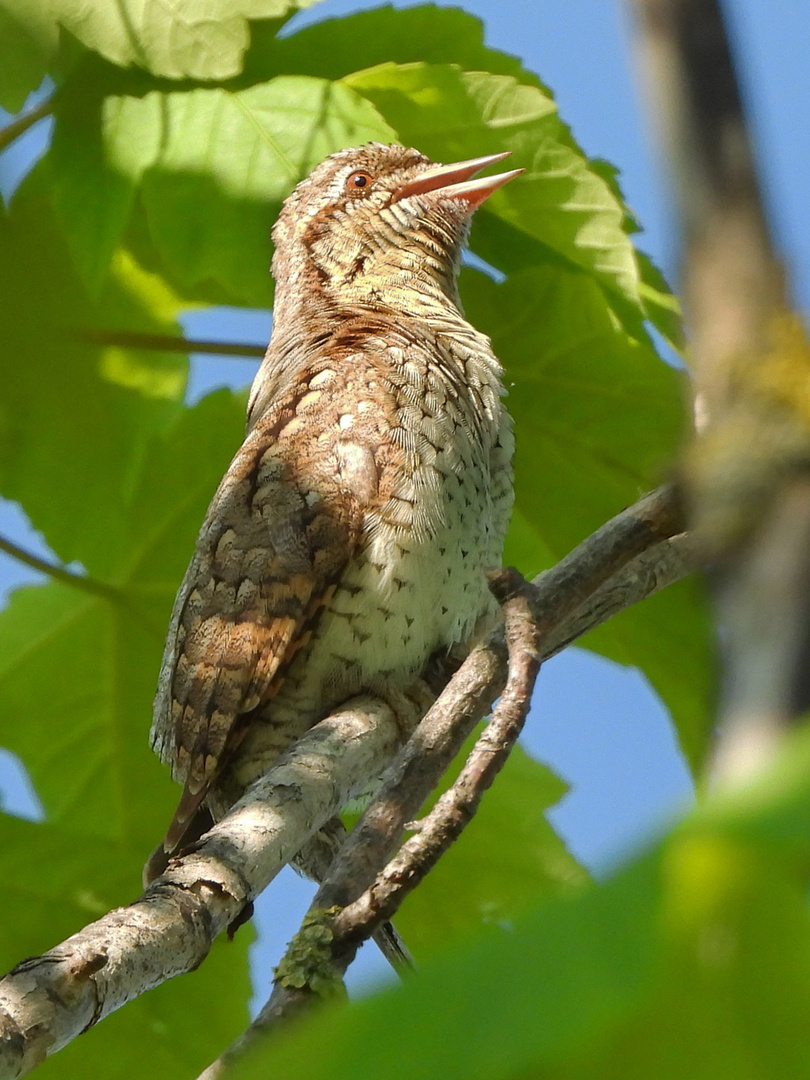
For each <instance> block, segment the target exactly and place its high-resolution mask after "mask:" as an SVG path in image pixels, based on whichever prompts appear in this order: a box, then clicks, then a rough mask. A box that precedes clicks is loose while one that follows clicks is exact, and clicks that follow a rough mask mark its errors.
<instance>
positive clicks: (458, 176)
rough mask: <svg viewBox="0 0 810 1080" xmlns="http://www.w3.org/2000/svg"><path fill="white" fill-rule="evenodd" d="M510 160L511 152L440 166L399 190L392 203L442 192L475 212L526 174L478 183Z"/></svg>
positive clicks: (512, 173) (516, 172) (514, 173)
mask: <svg viewBox="0 0 810 1080" xmlns="http://www.w3.org/2000/svg"><path fill="white" fill-rule="evenodd" d="M508 157H509V151H508V150H507V151H505V152H504V153H502V154H488V155H487V156H486V157H479V158H470V160H469V161H456V162H453V164H452V165H436V166H434V167H433V168H432V169H427V170H426V171H425V172H423V173H420V174H419V175H418V176H417V177H415V178H414V179H413V180H409V181H408V183H407V184H403V185H402V187H401V188H398V189H397V190H396V191H395V192H394V194H393V196H392V198H391V202H392V203H396V202H399V201H400V200H401V199H407V198H408V196H409V195H425V194H427V193H428V192H441V197H442V198H444V199H459V200H462V201H464V202H466V203H469V205H470V206H471V207H472V208H473V209H475V208H477V207H479V206H480V205H481V203H482V202H483V201H484V199H487V198H489V196H490V195H491V194H492V192H493V191H497V190H498V188H499V187H503V185H504V184H508V183H509V181H510V180H513V179H514V178H515V177H516V176H520V174H521V173H522V172H525V171H526V170H525V169H512V170H511V171H510V172H504V173H496V174H495V175H494V176H482V177H480V179H478V180H473V179H472V178H473V177H474V176H475V174H476V173H479V172H480V171H481V170H482V169H485V168H486V167H487V165H494V164H495V162H496V161H503V159H504V158H508Z"/></svg>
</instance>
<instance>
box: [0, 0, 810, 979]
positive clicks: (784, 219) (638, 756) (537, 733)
mask: <svg viewBox="0 0 810 1080" xmlns="http://www.w3.org/2000/svg"><path fill="white" fill-rule="evenodd" d="M373 6H376V4H374V3H364V2H357V0H325V2H323V3H320V4H316V5H315V6H313V7H312V8H310V9H308V10H307V11H305V12H302V13H300V14H299V15H297V16H296V19H295V25H297V26H300V25H304V24H306V23H310V22H313V21H316V20H318V19H321V18H326V17H331V16H334V15H341V14H345V13H348V12H350V11H355V10H358V9H360V8H366V7H373ZM396 6H406V5H404V4H397V5H396ZM443 6H450V5H443ZM456 6H460V5H456ZM463 6H464V7H466V9H467V10H469V11H472V12H473V13H474V14H476V15H478V16H479V17H480V18H481V19H482V20H483V21H484V23H485V25H486V37H487V43H488V44H489V45H491V46H493V47H495V48H499V49H503V50H504V51H507V52H510V53H513V54H516V55H518V56H520V57H521V59H522V60H523V62H524V63H525V65H526V66H527V67H529V68H532V69H533V70H535V71H537V72H538V73H539V74H540V76H541V77H542V78H543V80H544V81H545V82H546V83H548V84H549V85H550V86H551V87H552V88H553V90H554V91H555V94H556V96H557V100H558V102H559V106H560V112H561V115H562V116H563V118H564V119H565V120H566V121H567V122H568V123H569V124H570V125H571V127H572V128H573V131H574V134H575V136H576V138H577V139H578V140H579V142H580V143H581V144H582V146H583V147H584V149H585V150H586V152H587V153H588V154H590V155H592V156H600V157H604V158H607V159H608V160H609V161H611V162H612V163H613V164H615V165H617V166H618V167H619V168H620V169H621V172H622V177H621V181H622V185H623V188H624V192H625V195H626V197H627V200H628V202H629V204H630V206H631V207H632V209H633V210H634V211H635V213H636V214H637V216H638V217H639V219H640V221H641V223H642V224H643V226H644V228H645V233H644V235H643V236H642V238H641V241H640V243H641V246H642V247H644V248H645V250H647V251H648V252H649V253H650V254H651V255H652V256H653V257H654V259H655V260H656V262H657V263H658V264H659V266H661V268H662V269H663V270H664V271H665V273H666V274H667V276H668V277H669V279H670V280H671V281H675V280H676V278H677V271H676V260H677V241H676V233H675V229H674V215H673V211H672V205H671V201H670V197H669V196H670V193H669V191H668V189H667V184H666V175H665V169H664V167H663V166H662V164H661V162H660V160H659V158H658V157H657V156H656V147H655V143H654V139H653V138H652V125H651V123H650V117H649V116H648V115H647V113H646V112H645V104H644V100H643V91H642V88H641V86H640V85H639V80H638V77H637V73H636V71H635V69H634V66H633V51H632V36H631V23H630V15H629V8H628V6H626V5H625V4H623V3H622V2H621V0H468V2H466V3H464V5H463ZM726 9H727V13H728V18H729V23H730V27H731V31H732V37H733V40H734V42H735V44H736V46H737V54H738V59H739V61H740V66H741V75H742V79H743V85H744V89H745V91H746V95H747V98H748V103H749V108H750V114H751V120H752V127H753V132H754V135H755V137H756V140H757V146H758V152H759V158H760V163H761V169H762V178H763V183H764V186H765V190H766V194H767V197H768V204H769V209H770V214H771V220H772V223H773V226H774V229H775V232H776V236H777V240H778V243H779V244H780V246H781V249H782V252H783V255H784V257H785V259H786V260H787V262H788V264H789V267H790V270H791V273H792V277H793V282H794V291H795V298H796V301H797V303H798V305H799V307H800V308H802V309H803V310H805V311H807V309H808V308H810V198H808V195H807V191H806V187H807V179H806V178H807V177H808V175H810V161H809V160H808V158H810V139H808V126H810V79H808V78H807V70H808V60H809V58H808V46H807V42H808V38H810V11H809V10H808V9H807V7H806V5H805V4H804V3H802V2H800V0H728V2H727V3H726ZM42 138H43V127H42V126H40V128H39V133H37V131H33V132H32V133H30V134H29V136H28V137H27V139H26V140H25V142H24V143H23V145H21V146H19V147H17V148H16V149H13V150H12V151H9V152H7V153H6V154H5V155H0V190H3V191H4V192H7V191H8V190H9V189H10V187H11V186H13V183H14V180H15V177H16V176H18V175H19V173H20V170H21V169H22V168H24V167H25V166H26V163H27V162H28V161H30V159H31V155H32V153H33V151H34V149H35V147H36V145H37V142H38V141H39V143H40V144H41V141H42ZM269 325H270V324H269V317H268V315H267V313H258V312H257V313H249V314H246V315H244V316H240V317H238V318H237V317H236V316H234V315H233V314H232V313H228V312H224V311H217V312H207V313H194V314H193V315H190V316H189V318H188V319H187V321H186V328H187V330H188V331H189V332H190V333H191V334H194V335H199V336H204V337H211V338H213V337H216V336H221V337H222V339H223V340H227V339H231V340H233V339H237V340H245V341H247V340H252V341H255V342H257V343H264V342H265V341H266V339H267V334H268V333H269ZM193 364H194V368H193V374H192V383H191V393H192V395H193V396H194V397H197V396H199V395H200V394H201V393H203V392H205V390H206V389H209V388H210V387H212V386H213V385H221V384H222V383H223V382H224V381H225V379H226V378H227V381H228V382H229V383H230V384H231V385H233V384H234V383H237V384H238V383H244V382H248V381H249V380H250V378H251V377H252V372H253V370H255V365H252V364H251V363H249V362H244V363H242V362H234V361H233V360H230V361H228V362H226V363H223V362H220V361H217V360H216V359H214V358H211V357H206V358H196V359H195V360H194V361H193ZM0 533H2V534H3V535H5V536H8V537H10V538H12V539H16V540H17V541H18V542H21V543H24V544H25V545H26V546H27V547H29V548H30V549H32V550H36V551H37V552H38V553H40V554H44V555H47V554H48V553H47V549H46V548H44V547H43V546H42V544H41V542H40V541H39V539H38V538H37V537H36V536H35V535H32V534H31V533H30V530H28V529H27V526H26V523H25V520H24V518H23V517H22V516H21V515H20V514H19V513H18V512H17V511H16V509H15V508H14V507H12V506H9V505H5V506H4V505H2V504H0ZM23 580H32V575H31V574H30V573H29V572H27V571H26V572H22V571H21V569H20V568H19V567H18V566H17V565H16V564H15V563H13V562H12V561H11V560H9V559H8V558H6V557H5V556H3V555H2V554H0V590H7V589H8V588H9V587H11V586H13V585H14V584H17V583H20V582H21V581H23ZM673 663H677V657H673ZM148 725H149V718H148V717H145V718H144V739H146V733H147V729H148ZM525 744H526V746H527V748H528V749H529V750H530V752H532V753H533V754H534V755H535V756H537V757H538V758H539V759H541V760H543V761H545V762H547V763H548V764H550V765H551V766H552V768H554V769H555V771H557V772H558V773H559V774H560V775H561V776H562V777H564V778H565V779H566V780H567V781H568V782H569V784H571V787H572V790H571V792H570V794H569V795H568V796H567V797H566V798H565V799H564V800H563V801H562V803H560V804H559V806H558V807H557V808H555V809H554V810H553V811H552V814H551V817H552V819H553V821H554V824H555V825H556V827H557V828H558V829H559V831H560V832H561V834H562V835H563V837H564V838H565V839H566V841H567V843H568V844H569V846H570V848H571V850H572V851H573V853H574V854H575V855H576V856H577V857H579V858H580V859H581V860H582V861H583V862H584V863H585V864H586V865H587V866H589V867H590V868H591V869H592V870H593V871H594V872H596V873H604V872H605V871H606V870H607V869H608V868H609V867H610V866H611V865H614V864H615V863H616V861H617V860H619V859H621V857H622V856H623V855H626V854H627V853H628V852H629V851H630V850H632V849H633V848H634V847H635V846H637V845H638V844H639V843H641V842H642V841H643V840H644V839H645V838H646V837H649V836H650V835H651V834H652V833H654V831H655V829H656V827H660V825H661V823H662V822H664V821H666V820H668V819H670V818H671V817H672V815H674V814H675V813H677V812H678V811H679V810H680V809H682V808H683V806H684V805H685V804H686V803H687V801H688V799H689V798H690V795H691V785H690V782H689V778H688V775H687V772H686V769H685V766H684V764H683V761H682V759H681V757H680V754H679V752H678V750H677V748H676V746H675V743H674V740H673V737H672V734H671V731H670V727H669V721H668V719H667V716H666V713H665V711H664V710H663V708H662V707H661V704H660V703H659V702H658V700H657V699H656V698H655V696H654V695H653V694H652V693H651V691H650V690H649V688H648V687H647V685H646V682H645V680H644V679H643V678H642V676H641V675H639V674H638V672H635V671H629V670H626V669H621V668H619V667H617V666H616V665H614V664H611V663H609V662H608V661H605V660H602V659H601V658H598V657H593V656H591V655H590V654H587V653H584V652H582V651H581V650H576V649H571V650H568V652H567V653H565V654H563V655H562V656H561V657H559V658H557V659H556V660H554V661H553V662H551V663H549V664H548V665H546V667H545V668H544V670H543V671H542V672H541V676H540V680H539V682H538V688H537V691H536V695H535V699H534V708H533V710H532V715H531V717H530V720H529V724H528V728H527V732H526V737H525ZM0 792H2V796H3V800H4V803H5V805H6V806H7V807H8V808H9V809H15V808H18V809H19V810H21V811H24V810H26V809H28V810H29V811H30V810H31V809H32V806H33V804H32V802H31V797H30V794H27V793H26V791H25V790H24V788H23V786H22V782H21V778H20V774H19V772H18V771H17V770H15V768H14V767H13V765H11V764H10V763H8V762H6V764H5V767H3V761H2V759H0ZM308 894H309V888H308V886H307V885H306V883H304V882H299V881H298V880H297V879H295V878H294V876H293V875H292V874H289V875H287V876H285V878H284V880H283V882H282V883H280V886H279V887H274V888H273V889H271V890H269V891H268V895H267V897H266V898H264V899H263V900H262V903H261V904H260V910H259V922H260V929H261V928H262V926H263V927H264V928H265V929H266V930H267V933H265V934H264V935H263V936H264V938H265V940H266V942H267V947H266V948H262V950H261V953H260V955H259V957H258V962H257V974H258V973H259V972H261V973H262V974H259V975H258V977H259V979H260V980H261V981H262V982H264V981H266V979H267V971H268V968H267V964H268V962H269V961H270V958H271V953H272V954H273V955H277V952H278V949H279V948H280V946H281V945H282V943H283V941H284V940H286V938H287V937H288V936H289V934H290V933H291V932H292V931H293V930H294V929H295V928H296V925H297V919H299V918H300V914H301V912H302V910H303V905H304V904H305V902H306V896H307V895H308ZM271 924H272V931H271V930H270V925H271ZM365 952H366V953H367V954H368V955H367V956H366V958H365V959H364V960H363V961H362V963H361V964H360V966H359V970H358V974H357V978H358V979H360V980H362V979H365V978H367V977H368V976H370V975H374V974H376V973H378V972H379V971H380V970H381V969H380V966H379V964H378V962H377V960H376V958H375V957H374V956H373V955H372V954H371V951H370V950H368V949H367V950H365Z"/></svg>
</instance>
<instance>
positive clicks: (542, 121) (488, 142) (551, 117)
mask: <svg viewBox="0 0 810 1080" xmlns="http://www.w3.org/2000/svg"><path fill="white" fill-rule="evenodd" d="M344 82H345V83H346V85H348V86H351V87H352V88H353V89H355V90H357V91H358V92H359V93H361V94H363V95H364V96H366V97H368V98H369V100H370V101H372V102H373V103H374V105H375V106H376V107H377V109H378V110H379V111H380V113H381V114H382V115H383V116H384V117H385V119H386V120H387V121H388V122H389V123H390V124H391V125H392V127H394V128H395V129H396V131H397V133H398V135H399V137H400V139H401V140H402V141H404V142H405V143H406V144H410V145H412V146H417V147H419V149H420V150H422V151H424V152H425V153H427V154H429V155H430V156H431V157H434V158H436V159H437V160H440V161H441V160H453V159H456V158H459V159H460V158H467V157H474V156H477V155H479V154H486V153H493V152H495V151H499V150H510V151H511V152H512V154H513V159H512V161H510V165H512V166H513V167H517V168H520V167H522V168H525V169H526V175H525V176H523V177H521V178H520V179H519V181H516V182H515V183H512V184H509V185H508V186H507V187H506V188H503V189H502V190H501V191H498V192H496V193H495V195H493V196H492V198H491V199H490V200H488V201H487V212H489V213H491V214H494V215H496V216H498V217H500V218H501V219H502V220H503V221H505V222H506V223H508V224H511V225H512V226H514V227H515V228H516V229H518V230H520V231H523V232H525V233H527V234H528V235H529V236H531V237H533V238H534V239H536V240H539V241H541V242H542V243H543V244H544V245H545V246H546V247H548V248H550V249H551V250H552V251H554V252H556V253H557V254H558V255H560V256H562V257H563V258H564V259H566V260H567V261H569V262H570V263H572V264H574V265H575V266H579V267H581V268H582V269H585V270H587V271H588V272H589V273H591V274H593V275H594V277H596V278H597V280H599V281H600V282H601V283H602V284H603V285H604V286H605V287H606V288H608V289H609V290H611V291H612V292H614V293H616V294H617V295H618V296H619V297H620V298H622V299H624V300H625V301H626V302H628V303H630V304H633V305H635V306H637V307H638V308H639V309H641V307H642V301H641V296H640V291H639V286H640V274H639V267H638V264H637V261H636V255H635V250H634V248H633V245H632V243H631V242H630V239H629V237H628V235H627V231H626V228H625V224H626V215H625V210H624V207H623V205H622V204H621V202H620V201H619V200H617V198H616V195H615V194H614V190H613V187H614V184H613V182H612V181H611V182H608V181H607V180H606V179H605V178H604V175H603V171H604V170H603V169H601V168H594V167H593V166H591V165H590V164H589V163H588V161H587V159H586V158H585V157H584V155H583V154H582V152H581V151H579V150H578V149H577V148H576V146H575V144H574V143H573V140H572V138H571V135H570V133H569V132H568V130H567V128H565V127H564V126H563V125H562V124H561V122H560V120H559V118H558V116H557V109H556V105H555V103H554V101H553V99H552V98H551V96H550V95H549V94H548V92H546V91H544V90H542V89H541V88H539V87H537V86H528V85H524V84H522V83H519V82H517V81H516V80H515V79H514V78H512V77H509V76H504V75H490V74H488V73H487V72H480V71H461V70H460V69H459V68H458V67H455V66H451V65H441V64H422V63H415V64H403V65H399V66H398V65H396V64H380V65H379V66H378V67H375V68H371V69H370V70H367V71H360V72H357V73H356V74H354V75H350V76H348V77H347V78H346V79H344Z"/></svg>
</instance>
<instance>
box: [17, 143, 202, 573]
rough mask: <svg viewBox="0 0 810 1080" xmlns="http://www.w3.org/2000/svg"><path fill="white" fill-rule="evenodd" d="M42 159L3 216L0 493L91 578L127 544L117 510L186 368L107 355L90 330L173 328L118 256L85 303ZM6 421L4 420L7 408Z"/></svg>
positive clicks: (157, 288)
mask: <svg viewBox="0 0 810 1080" xmlns="http://www.w3.org/2000/svg"><path fill="white" fill-rule="evenodd" d="M48 180H49V176H48V163H47V159H46V161H44V162H43V163H42V164H41V165H40V166H39V167H38V168H37V169H35V171H34V172H33V173H32V174H31V176H29V177H28V179H27V180H26V181H25V183H24V184H23V186H22V187H21V189H20V190H19V191H18V193H17V195H16V196H15V198H14V200H13V203H12V207H11V211H10V213H9V214H8V215H6V216H4V217H0V277H1V278H2V280H3V283H4V285H3V289H2V290H0V326H2V328H3V342H4V347H5V348H6V350H7V354H8V355H9V356H13V357H14V358H15V362H14V363H7V364H3V365H2V366H0V403H2V404H0V417H2V419H0V491H2V494H3V495H4V496H6V497H7V498H11V499H16V500H18V501H19V502H21V503H23V505H24V507H25V510H26V513H27V514H28V516H29V518H30V519H31V521H32V522H33V524H34V526H35V528H38V529H41V530H42V531H43V532H44V533H45V535H46V537H47V540H48V543H49V544H50V545H51V547H52V548H53V549H54V551H56V552H57V554H58V555H59V557H60V558H61V559H62V560H63V561H64V562H70V561H71V560H73V559H79V560H81V561H82V562H84V564H85V566H87V567H88V568H91V567H92V572H93V573H94V574H96V575H97V576H101V577H105V576H107V575H108V574H109V573H110V572H111V568H112V567H113V566H114V565H115V562H116V559H117V558H118V557H119V555H120V551H121V548H122V546H125V545H126V543H127V541H126V537H125V536H124V535H123V534H122V507H123V506H124V504H125V500H126V494H127V491H128V488H129V485H130V484H131V483H132V480H133V478H134V476H135V475H136V471H137V468H138V466H139V462H140V460H141V458H142V456H143V453H144V450H145V446H146V443H147V442H148V440H149V439H150V438H151V437H152V435H153V434H154V433H155V432H157V431H160V430H162V429H163V428H165V426H166V425H167V424H169V423H171V422H172V420H173V419H174V418H176V417H177V415H178V414H179V412H180V410H181V407H182V406H181V400H182V396H183V393H184V390H185V381H186V370H187V361H186V359H185V357H182V356H178V355H177V354H168V355H167V354H163V353H159V352H137V351H125V350H122V349H118V348H112V347H110V348H102V347H99V346H94V345H91V344H89V343H88V342H87V341H86V340H83V338H82V336H81V335H82V334H83V333H84V332H85V331H104V330H107V329H111V330H121V329H126V330H139V331H147V332H153V333H154V332H160V333H168V332H172V331H174V332H177V326H176V323H175V322H174V321H173V318H172V315H171V314H170V308H171V306H172V300H171V296H170V294H168V291H167V290H166V288H165V286H163V285H162V284H161V283H160V282H158V281H156V280H155V279H154V278H151V277H150V276H149V275H148V274H145V273H144V272H143V271H141V270H140V269H139V268H138V267H137V265H136V264H135V263H134V262H133V261H132V260H131V259H129V258H127V257H126V256H125V255H124V254H122V255H121V256H120V257H118V258H117V259H116V260H115V263H114V267H113V274H112V277H111V278H110V281H109V283H108V286H107V287H106V289H105V290H104V291H103V292H102V293H101V295H100V296H99V300H98V303H96V304H94V303H91V302H90V300H89V299H88V297H87V294H86V292H85V291H84V289H83V287H82V285H81V283H80V282H79V280H78V279H77V276H76V273H75V270H74V268H73V263H72V260H71V258H70V256H69V255H68V252H67V250H66V248H65V244H64V242H63V239H62V236H61V232H60V230H59V228H58V226H57V224H56V222H55V220H54V215H53V211H52V207H51V205H50V202H49V198H48V194H49V185H48ZM2 410H5V415H4V416H3V411H2Z"/></svg>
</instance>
